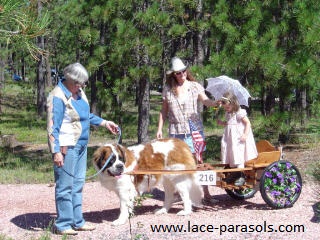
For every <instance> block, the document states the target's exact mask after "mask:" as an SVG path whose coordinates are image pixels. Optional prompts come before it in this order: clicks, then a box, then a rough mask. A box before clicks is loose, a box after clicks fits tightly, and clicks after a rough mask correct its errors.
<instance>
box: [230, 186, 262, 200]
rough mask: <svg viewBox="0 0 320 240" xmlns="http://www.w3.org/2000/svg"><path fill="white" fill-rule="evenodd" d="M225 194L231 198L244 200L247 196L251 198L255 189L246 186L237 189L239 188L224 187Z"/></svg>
mask: <svg viewBox="0 0 320 240" xmlns="http://www.w3.org/2000/svg"><path fill="white" fill-rule="evenodd" d="M226 192H227V194H228V195H229V196H230V197H232V198H233V199H236V200H244V199H248V198H252V197H253V196H254V195H255V194H256V192H257V190H255V189H253V188H246V189H243V190H239V189H232V190H229V189H226Z"/></svg>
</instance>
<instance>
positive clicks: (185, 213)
mask: <svg viewBox="0 0 320 240" xmlns="http://www.w3.org/2000/svg"><path fill="white" fill-rule="evenodd" d="M191 213H192V211H185V210H181V211H180V212H178V213H177V215H179V216H186V215H190V214H191Z"/></svg>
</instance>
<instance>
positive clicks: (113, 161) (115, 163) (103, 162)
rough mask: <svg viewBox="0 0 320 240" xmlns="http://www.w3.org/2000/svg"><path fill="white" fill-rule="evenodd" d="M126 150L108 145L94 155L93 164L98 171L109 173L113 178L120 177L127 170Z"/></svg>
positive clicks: (118, 146)
mask: <svg viewBox="0 0 320 240" xmlns="http://www.w3.org/2000/svg"><path fill="white" fill-rule="evenodd" d="M124 154H125V153H124V150H123V148H122V147H121V146H120V145H113V144H106V145H105V146H103V147H99V148H98V149H97V150H96V151H95V152H94V154H93V164H94V165H95V167H96V168H97V170H101V169H102V168H103V171H102V172H105V171H107V172H108V174H109V175H111V176H119V175H121V174H122V173H123V172H124V169H125V156H124Z"/></svg>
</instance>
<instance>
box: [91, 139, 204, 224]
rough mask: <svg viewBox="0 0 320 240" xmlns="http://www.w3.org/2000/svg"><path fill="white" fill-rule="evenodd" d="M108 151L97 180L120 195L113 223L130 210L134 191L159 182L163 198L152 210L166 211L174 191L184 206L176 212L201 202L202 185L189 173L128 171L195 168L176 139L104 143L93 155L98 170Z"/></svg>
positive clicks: (185, 147) (122, 219)
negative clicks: (136, 171)
mask: <svg viewBox="0 0 320 240" xmlns="http://www.w3.org/2000/svg"><path fill="white" fill-rule="evenodd" d="M111 153H113V154H114V156H113V157H112V158H111V160H110V162H109V163H108V164H107V167H106V169H105V170H104V171H103V172H102V173H101V174H99V180H100V181H101V184H102V185H103V186H104V187H106V188H107V189H109V190H111V191H114V192H115V193H116V194H117V195H118V197H119V199H120V216H119V218H118V219H117V220H115V221H114V222H113V225H120V224H124V223H125V222H126V221H127V220H128V217H129V213H131V212H132V210H133V207H134V200H135V197H136V196H137V195H138V194H142V193H144V192H147V191H148V190H150V188H152V187H154V186H155V185H156V184H158V183H160V182H162V184H163V188H164V192H165V199H164V205H163V207H162V208H161V209H159V210H157V211H156V212H155V214H163V213H167V212H168V211H169V209H170V208H171V206H172V203H173V201H174V193H175V192H176V191H177V192H178V193H179V194H180V196H181V199H182V201H183V205H184V209H183V210H181V211H180V212H178V213H177V214H178V215H187V214H190V213H191V212H192V206H198V207H199V206H201V199H202V188H201V186H200V185H198V184H197V183H196V181H195V177H194V175H193V174H191V173H187V174H186V173H181V174H162V175H159V174H156V175H151V177H150V175H129V174H125V173H127V172H130V171H133V170H189V169H190V170H192V169H196V163H195V160H194V157H193V155H192V153H191V151H190V149H189V147H188V145H187V144H186V143H185V142H184V141H182V140H179V139H176V138H168V139H160V140H155V141H152V142H150V143H147V144H144V145H142V144H140V145H136V146H132V147H128V148H126V147H124V146H122V145H116V144H106V145H105V146H103V147H100V148H98V149H97V150H96V151H95V153H94V156H93V164H94V166H95V167H96V169H97V170H100V169H101V168H102V167H103V165H104V164H105V162H106V161H107V159H108V158H109V156H110V155H111Z"/></svg>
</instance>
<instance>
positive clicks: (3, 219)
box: [0, 152, 320, 240]
mask: <svg viewBox="0 0 320 240" xmlns="http://www.w3.org/2000/svg"><path fill="white" fill-rule="evenodd" d="M308 154H311V153H310V152H303V153H302V152H299V154H298V153H294V152H293V153H290V154H289V155H290V158H291V160H292V161H293V162H296V165H298V167H299V165H303V162H304V161H307V158H308V157H307V156H309V155H308ZM313 154H314V153H313ZM318 156H319V155H318ZM287 157H288V155H287ZM296 157H297V159H295V158H296ZM303 171H304V170H303ZM317 188H318V186H317V185H316V184H315V183H314V182H312V181H311V180H310V179H308V178H307V177H304V185H303V189H302V193H301V195H300V198H299V199H298V201H297V202H296V203H295V205H294V206H293V207H292V208H288V209H280V210H273V209H271V208H270V207H269V206H268V205H267V204H266V203H265V202H264V201H263V199H262V198H261V195H260V192H258V193H257V194H256V195H255V196H254V197H253V198H251V199H248V200H246V201H236V200H233V199H231V198H230V197H229V196H228V195H227V194H226V193H225V191H224V190H223V189H220V188H217V187H210V191H211V193H212V194H214V195H215V196H216V197H217V199H219V200H220V202H219V203H217V204H212V205H206V206H205V208H204V209H199V210H197V211H196V212H195V213H193V214H192V215H190V216H184V217H182V216H176V214H175V213H176V212H178V211H179V210H180V209H181V208H182V203H181V202H177V203H176V204H175V205H174V208H173V209H172V210H171V212H170V213H169V214H167V215H161V216H156V215H154V214H153V213H152V212H153V211H154V210H155V209H156V208H158V207H159V206H161V205H162V199H163V192H162V191H160V190H156V191H155V192H154V196H155V198H154V199H147V200H145V201H144V202H143V206H142V207H141V208H139V209H137V214H136V216H135V217H133V218H132V219H131V226H132V235H130V225H129V223H127V224H125V225H122V226H119V227H113V226H111V222H112V221H113V220H115V219H116V218H117V216H118V214H119V206H118V205H119V201H118V199H117V197H116V196H115V194H113V193H111V192H109V191H107V190H106V189H104V188H102V187H101V186H100V183H98V182H90V183H86V185H85V188H84V200H83V203H84V206H83V212H84V216H85V219H86V220H87V221H88V222H90V223H92V224H94V225H95V226H96V228H97V229H96V230H95V231H93V232H80V233H79V235H78V236H77V237H69V239H81V240H87V239H88V240H89V239H94V240H97V239H130V238H131V237H132V238H135V237H138V236H140V237H141V238H140V239H166V240H168V239H310V240H311V239H317V237H316V236H319V231H320V218H318V217H317V216H316V215H315V212H314V210H313V206H314V205H315V203H316V202H319V201H320V200H319V195H317V191H316V190H315V189H317ZM318 193H319V192H318ZM55 216H56V215H55V203H54V187H52V186H49V185H45V184H30V185H0V238H1V234H3V235H5V236H6V237H8V238H9V237H11V238H12V239H17V240H20V239H33V240H34V239H37V238H39V237H41V236H42V237H43V236H45V235H47V236H48V237H50V239H62V237H61V236H57V235H53V234H51V233H50V231H49V227H48V226H49V225H50V222H52V220H53V219H54V217H55ZM155 224H158V225H160V224H175V225H177V224H180V225H181V226H183V227H184V229H183V230H182V232H171V233H167V232H166V233H164V232H157V233H153V232H152V230H151V227H150V226H151V225H155ZM200 225H205V226H201V228H200ZM236 225H239V226H238V227H237V226H236ZM208 226H209V228H206V229H204V227H208ZM210 226H213V228H215V229H213V232H208V231H206V232H201V230H209V231H211V230H212V229H211V230H210ZM272 229H273V232H269V231H271V230H272ZM285 230H286V231H285ZM190 231H192V232H190ZM222 231H225V232H222ZM281 231H285V232H281ZM1 239H2V238H1ZM47 239H49V238H47Z"/></svg>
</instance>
